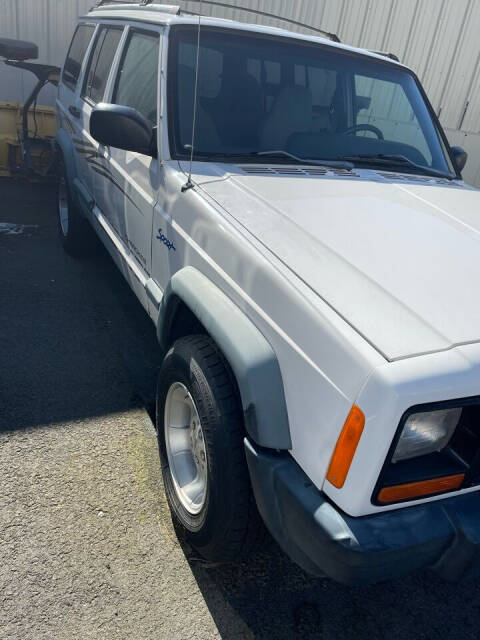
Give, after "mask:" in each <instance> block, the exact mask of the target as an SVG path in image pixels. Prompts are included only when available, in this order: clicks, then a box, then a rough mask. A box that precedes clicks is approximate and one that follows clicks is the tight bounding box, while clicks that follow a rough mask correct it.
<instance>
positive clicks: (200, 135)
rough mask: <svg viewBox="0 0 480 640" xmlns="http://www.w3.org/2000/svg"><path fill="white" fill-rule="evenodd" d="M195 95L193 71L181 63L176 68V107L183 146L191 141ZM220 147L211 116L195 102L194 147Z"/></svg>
mask: <svg viewBox="0 0 480 640" xmlns="http://www.w3.org/2000/svg"><path fill="white" fill-rule="evenodd" d="M194 97H195V71H194V70H193V69H192V68H191V67H188V66H187V65H184V64H181V65H179V69H178V109H179V118H178V122H179V127H180V139H181V141H182V145H183V146H184V148H189V146H188V145H191V143H192V128H193V105H194ZM219 147H220V138H219V135H218V131H217V128H216V126H215V123H214V121H213V119H212V117H211V116H210V115H209V114H208V113H207V111H205V109H204V108H203V107H202V104H201V102H200V100H199V101H198V102H197V115H196V130H195V148H196V150H197V151H200V152H201V151H215V150H217V149H219Z"/></svg>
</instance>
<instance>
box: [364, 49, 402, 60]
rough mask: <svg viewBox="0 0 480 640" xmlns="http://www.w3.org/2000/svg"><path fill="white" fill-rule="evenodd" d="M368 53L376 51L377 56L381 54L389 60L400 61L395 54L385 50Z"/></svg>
mask: <svg viewBox="0 0 480 640" xmlns="http://www.w3.org/2000/svg"><path fill="white" fill-rule="evenodd" d="M370 53H376V54H377V56H382V57H384V58H390V60H395V62H400V59H399V57H398V56H396V55H395V54H394V53H388V52H387V51H371V52H370Z"/></svg>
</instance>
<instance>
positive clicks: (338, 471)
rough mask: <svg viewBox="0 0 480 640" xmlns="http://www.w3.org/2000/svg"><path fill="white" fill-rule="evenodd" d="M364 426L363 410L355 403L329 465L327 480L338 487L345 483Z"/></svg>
mask: <svg viewBox="0 0 480 640" xmlns="http://www.w3.org/2000/svg"><path fill="white" fill-rule="evenodd" d="M364 426H365V416H364V415H363V411H362V410H361V409H359V407H357V405H356V404H354V405H353V407H352V408H351V409H350V413H349V414H348V416H347V419H346V420H345V424H344V425H343V429H342V432H341V434H340V437H339V438H338V440H337V444H336V446H335V451H334V452H333V456H332V459H331V460H330V466H329V467H328V472H327V480H328V481H329V482H330V483H331V484H333V486H334V487H337V489H341V488H342V487H343V485H344V484H345V480H346V478H347V474H348V470H349V469H350V465H351V464H352V460H353V456H354V455H355V451H356V449H357V445H358V442H359V440H360V436H361V435H362V431H363V427H364Z"/></svg>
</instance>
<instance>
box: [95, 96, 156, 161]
mask: <svg viewBox="0 0 480 640" xmlns="http://www.w3.org/2000/svg"><path fill="white" fill-rule="evenodd" d="M90 134H91V136H92V137H93V138H95V140H96V141H97V142H100V144H104V145H106V146H108V147H115V148H116V149H124V150H125V151H136V152H137V153H143V154H144V155H147V156H152V157H153V158H155V157H156V156H157V143H156V138H155V135H154V129H153V127H152V124H151V122H150V121H149V120H147V119H146V118H145V116H143V115H142V114H141V113H139V112H138V111H137V110H136V109H132V108H131V107H124V106H122V105H119V104H106V103H104V102H103V103H100V104H98V105H97V106H96V107H95V108H94V109H93V111H92V113H91V115H90Z"/></svg>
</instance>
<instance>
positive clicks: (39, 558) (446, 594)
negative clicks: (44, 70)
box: [0, 181, 480, 640]
mask: <svg viewBox="0 0 480 640" xmlns="http://www.w3.org/2000/svg"><path fill="white" fill-rule="evenodd" d="M0 203H1V205H0V346H1V357H0V407H1V409H0V472H1V482H0V639H1V640H7V639H8V640H10V639H12V640H13V639H15V640H23V639H27V638H28V639H32V640H33V639H35V640H42V639H44V638H45V639H47V638H48V639H49V640H59V639H62V640H63V639H69V640H72V639H73V640H76V639H77V638H81V639H82V640H84V639H85V640H86V639H90V638H95V639H97V638H98V639H101V640H110V639H112V640H122V639H127V638H128V639H130V638H131V639H135V640H150V639H159V640H161V639H169V640H177V639H178V640H183V639H189V638H198V639H202V640H206V639H210V638H228V639H230V638H231V639H236V638H239V639H240V638H242V639H243V638H245V639H247V638H265V639H267V638H268V639H277V638H278V639H287V638H288V639H290V638H319V639H325V640H327V639H328V640H339V639H352V640H353V639H355V640H363V639H365V640H366V639H367V638H368V640H376V639H380V638H389V639H390V638H395V639H405V640H407V639H408V640H411V639H412V638H415V639H420V638H425V639H430V638H441V639H449V640H451V639H452V638H462V639H464V640H467V639H475V640H478V637H479V631H478V628H479V626H480V625H479V623H480V612H479V605H480V582H478V581H477V582H467V583H462V584H455V585H451V584H448V583H445V582H442V581H440V580H439V579H438V578H436V577H435V576H432V575H430V574H428V573H424V574H418V575H415V576H411V577H408V578H406V579H404V580H401V581H396V582H394V583H387V584H384V585H378V586H372V587H368V588H363V589H349V588H347V587H343V586H341V585H337V584H334V583H332V582H330V581H328V580H317V579H314V578H312V577H310V576H307V575H306V574H304V573H303V572H302V571H301V570H300V569H299V568H297V567H296V566H295V565H293V564H292V563H291V562H290V561H289V560H288V559H287V558H286V557H285V556H284V555H283V554H282V552H281V551H280V550H279V549H278V548H277V547H276V546H275V545H272V547H271V548H270V549H268V550H267V551H265V552H264V553H262V554H260V555H258V556H257V557H256V558H254V559H252V561H251V562H250V563H248V564H240V565H238V566H230V567H209V568H208V567H205V566H203V565H201V564H199V563H198V561H197V560H196V559H195V557H194V555H193V554H192V552H191V550H189V549H188V548H185V547H182V546H181V545H180V544H179V543H178V541H177V538H176V536H175V532H174V531H173V528H172V524H171V521H170V517H169V513H168V508H167V506H166V503H165V498H164V494H163V488H162V484H161V479H160V473H159V467H158V453H157V449H156V440H155V435H154V432H153V428H152V423H151V420H150V417H149V416H150V415H151V408H152V398H153V383H154V379H155V370H156V368H157V366H158V352H157V349H156V343H155V333H154V329H153V326H151V324H150V321H149V320H148V318H147V317H146V315H145V314H144V312H143V310H142V309H141V307H140V305H139V304H138V303H137V302H136V300H135V299H134V297H133V295H132V294H131V293H130V291H129V289H128V287H127V285H126V284H125V283H124V281H123V279H122V278H121V276H120V275H119V273H118V272H117V271H116V269H115V267H114V266H113V265H112V263H111V261H110V260H109V258H108V257H107V256H106V255H105V253H104V252H100V255H99V256H98V257H96V258H94V259H90V260H87V261H83V262H79V261H75V260H73V259H71V258H69V257H68V256H66V255H65V254H64V253H63V252H62V250H61V248H60V246H59V244H58V241H57V239H56V221H55V218H54V216H53V214H52V211H53V204H52V203H53V192H52V189H51V188H49V187H46V186H40V185H33V186H32V185H27V184H23V183H13V182H7V181H0ZM2 223H9V224H8V225H6V224H2Z"/></svg>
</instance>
